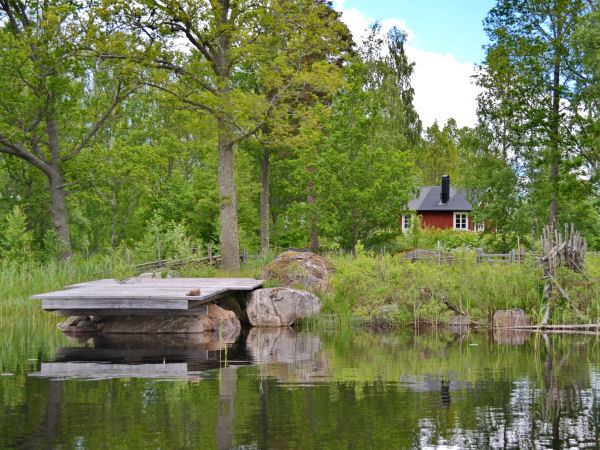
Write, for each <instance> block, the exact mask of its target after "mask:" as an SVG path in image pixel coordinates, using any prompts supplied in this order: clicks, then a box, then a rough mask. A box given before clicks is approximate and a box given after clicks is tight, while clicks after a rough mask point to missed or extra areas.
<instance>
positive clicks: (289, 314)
mask: <svg viewBox="0 0 600 450" xmlns="http://www.w3.org/2000/svg"><path fill="white" fill-rule="evenodd" d="M321 306H322V303H321V300H320V299H319V297H317V296H316V295H314V294H311V293H310V292H306V291H301V290H299V289H291V288H269V289H257V290H255V291H252V292H251V293H250V295H249V298H248V304H247V306H246V313H247V314H248V319H249V320H250V324H252V326H255V327H288V326H290V325H292V324H293V323H294V322H295V321H296V320H298V319H303V318H307V317H311V316H313V315H316V314H318V313H319V311H320V310H321Z"/></svg>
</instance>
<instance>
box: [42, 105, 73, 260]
mask: <svg viewBox="0 0 600 450" xmlns="http://www.w3.org/2000/svg"><path fill="white" fill-rule="evenodd" d="M46 128H47V133H48V147H49V148H50V153H51V155H52V159H51V161H50V170H49V172H48V173H46V175H47V176H48V181H49V183H50V214H51V215H52V222H53V224H54V236H55V239H56V248H57V249H58V251H59V256H58V259H59V260H60V261H66V260H68V259H70V258H71V234H70V232H69V221H68V219H67V199H66V196H65V187H64V184H65V183H64V179H63V176H62V171H61V168H60V162H59V161H60V140H59V137H58V126H57V124H56V120H55V119H54V117H52V116H50V118H49V119H48V120H46Z"/></svg>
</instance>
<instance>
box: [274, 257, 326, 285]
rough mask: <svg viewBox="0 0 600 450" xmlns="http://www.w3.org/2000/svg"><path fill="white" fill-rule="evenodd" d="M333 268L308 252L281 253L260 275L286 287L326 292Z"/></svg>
mask: <svg viewBox="0 0 600 450" xmlns="http://www.w3.org/2000/svg"><path fill="white" fill-rule="evenodd" d="M332 273H333V266H332V265H331V264H330V263H329V261H328V260H327V259H326V258H324V257H322V256H320V255H316V254H315V253H310V252H292V251H288V252H283V253H281V254H280V255H279V256H278V257H277V258H275V259H274V260H273V261H271V262H270V263H269V264H268V265H267V266H266V267H265V270H264V271H263V273H262V278H263V279H265V280H273V281H276V282H278V283H280V284H282V285H283V286H286V287H298V286H301V287H303V288H305V289H310V290H314V289H319V290H323V291H325V290H328V289H329V288H330V286H331V280H330V278H329V277H330V275H331V274H332Z"/></svg>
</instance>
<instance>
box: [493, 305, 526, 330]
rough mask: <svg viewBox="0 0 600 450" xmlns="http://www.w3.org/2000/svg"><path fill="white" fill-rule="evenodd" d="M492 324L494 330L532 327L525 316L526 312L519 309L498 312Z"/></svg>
mask: <svg viewBox="0 0 600 450" xmlns="http://www.w3.org/2000/svg"><path fill="white" fill-rule="evenodd" d="M492 323H493V325H494V328H511V327H522V326H529V325H531V321H530V320H529V317H527V315H526V314H525V311H523V310H522V309H519V308H513V309H508V310H500V311H496V312H495V313H494V317H493V319H492Z"/></svg>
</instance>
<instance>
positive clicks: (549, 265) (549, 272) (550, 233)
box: [540, 224, 587, 326]
mask: <svg viewBox="0 0 600 450" xmlns="http://www.w3.org/2000/svg"><path fill="white" fill-rule="evenodd" d="M540 244H541V256H540V264H541V266H542V270H543V271H544V275H543V279H544V283H545V284H544V299H545V300H546V306H545V311H544V317H543V319H542V322H541V324H540V325H542V326H543V325H546V324H547V323H548V318H549V316H550V307H551V299H552V293H553V291H554V288H556V289H557V290H558V291H559V293H560V295H562V296H563V297H564V298H565V299H566V300H567V301H568V302H569V304H570V305H571V307H572V308H573V309H574V310H575V312H576V313H577V314H578V315H579V316H580V317H582V318H586V317H585V315H584V314H583V313H582V312H581V311H580V310H579V309H578V308H577V306H575V304H574V303H573V302H572V301H571V299H570V298H569V296H568V294H567V293H566V291H565V290H564V289H563V288H562V286H561V285H560V284H559V283H558V281H557V277H556V271H557V268H558V267H560V266H563V267H567V268H569V269H571V270H573V271H575V272H579V273H581V274H584V275H585V252H586V250H587V241H586V240H585V238H583V237H582V236H581V233H580V232H579V231H576V230H575V226H574V225H572V224H571V226H570V227H569V224H565V228H564V234H563V233H561V232H560V231H558V229H557V228H556V227H551V226H548V225H547V226H545V227H544V230H543V232H542V235H541V236H540Z"/></svg>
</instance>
